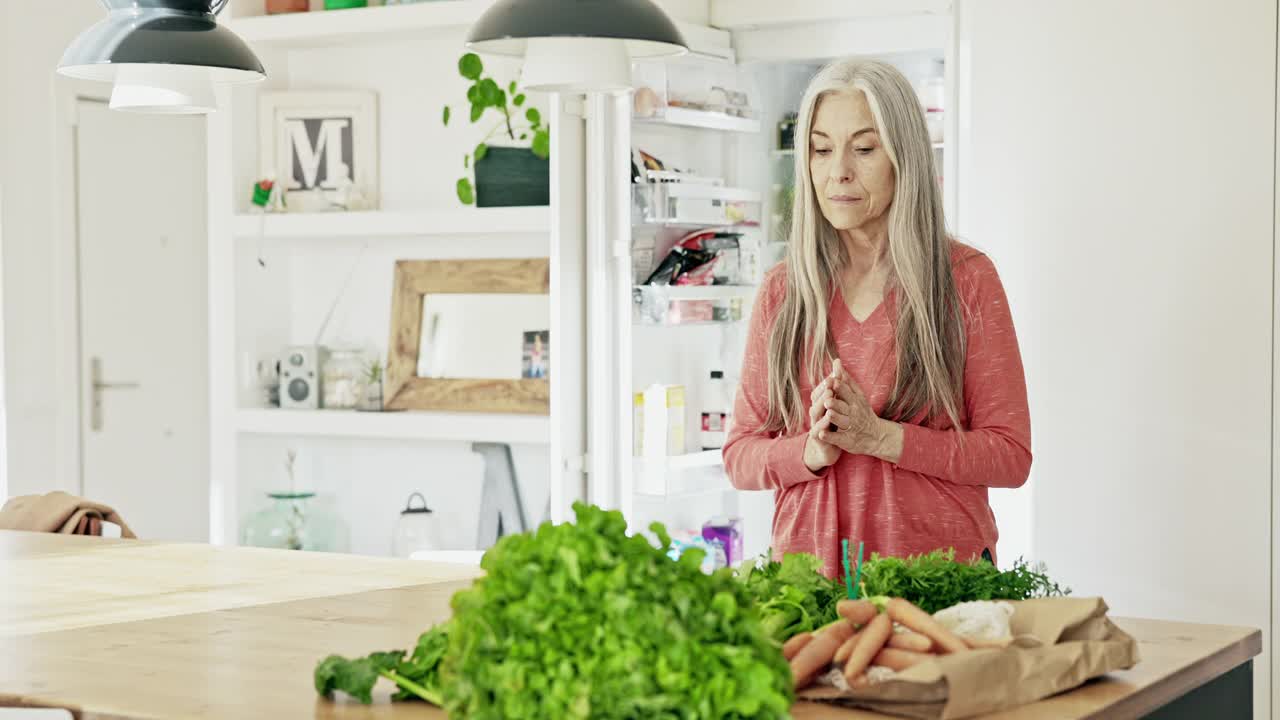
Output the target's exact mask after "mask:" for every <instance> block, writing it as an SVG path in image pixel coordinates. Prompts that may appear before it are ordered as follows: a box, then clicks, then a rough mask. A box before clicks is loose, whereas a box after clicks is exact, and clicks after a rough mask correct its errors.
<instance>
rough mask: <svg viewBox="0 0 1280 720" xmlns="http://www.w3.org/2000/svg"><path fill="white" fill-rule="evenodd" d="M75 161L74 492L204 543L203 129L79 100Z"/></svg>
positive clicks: (132, 519) (146, 527)
mask: <svg viewBox="0 0 1280 720" xmlns="http://www.w3.org/2000/svg"><path fill="white" fill-rule="evenodd" d="M76 161H77V178H76V192H77V207H78V212H79V217H78V219H77V225H78V256H79V263H80V268H79V270H80V368H81V377H80V387H81V412H80V415H81V423H80V428H81V429H80V432H81V438H82V459H83V467H82V468H81V472H82V494H83V495H84V496H85V497H87V498H90V499H93V500H96V501H99V502H104V503H107V504H109V505H111V506H113V507H114V508H115V509H116V510H117V511H118V512H119V513H120V514H121V516H122V517H123V518H124V520H125V522H127V523H129V525H130V526H131V527H132V528H133V530H134V532H136V533H137V534H138V536H139V537H142V538H148V539H163V540H189V541H199V542H206V541H208V537H209V512H208V496H209V483H208V472H209V471H208V436H209V433H208V423H209V412H208V379H207V378H208V351H207V350H208V317H207V293H206V285H207V280H206V267H207V253H206V244H207V243H206V235H207V233H206V224H205V207H206V199H205V177H206V172H205V121H204V119H203V118H200V117H178V116H153V115H137V114H131V113H120V112H115V111H112V110H109V109H107V107H106V105H105V104H103V103H101V102H94V101H89V100H81V101H79V103H78V106H77V124H76Z"/></svg>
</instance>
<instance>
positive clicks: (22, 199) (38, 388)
mask: <svg viewBox="0 0 1280 720" xmlns="http://www.w3.org/2000/svg"><path fill="white" fill-rule="evenodd" d="M0 5H3V11H4V15H3V16H0V20H2V21H0V117H3V122H4V132H3V133H0V148H3V153H0V160H2V162H0V185H2V186H3V187H4V208H3V214H2V218H0V222H3V224H4V228H3V236H4V245H3V248H0V253H2V255H3V262H2V267H3V274H4V277H3V287H4V293H3V311H4V353H5V362H4V372H5V378H4V379H5V383H4V385H5V390H6V396H5V399H4V400H5V406H6V408H7V410H8V433H7V438H6V439H7V446H8V457H7V463H6V465H7V469H8V473H9V484H8V490H9V492H11V493H13V494H15V495H17V494H26V493H34V492H44V491H47V490H51V489H54V488H56V487H61V488H63V489H68V490H75V489H76V486H75V484H74V478H72V477H69V476H59V474H60V473H61V472H63V469H61V468H60V467H59V464H58V462H57V457H58V452H59V449H60V448H59V445H58V427H59V423H62V424H63V425H62V426H63V427H65V426H67V424H69V425H70V426H71V427H74V424H75V418H74V417H58V416H57V411H56V407H55V398H56V392H55V391H56V388H55V382H56V379H55V372H54V369H55V367H56V366H57V363H59V362H62V361H64V360H66V359H67V358H68V357H70V355H69V354H70V353H73V352H74V349H73V348H70V347H65V346H63V345H61V344H60V341H58V340H57V338H56V336H57V333H56V328H55V324H54V316H55V308H56V307H58V303H59V302H61V300H60V299H59V298H58V297H57V296H56V294H55V288H56V287H57V283H56V282H55V276H54V273H55V265H54V253H55V243H54V239H55V237H56V236H57V232H58V227H59V225H58V216H57V214H56V212H55V204H56V202H57V199H58V196H59V192H61V190H60V188H59V185H58V180H57V177H56V174H57V172H56V168H55V164H56V163H55V161H54V157H55V153H54V133H55V132H57V123H56V122H55V116H56V113H55V94H54V90H55V87H59V86H60V81H57V82H58V83H59V84H55V78H56V76H55V74H54V68H55V67H56V66H57V64H58V59H59V58H60V57H61V55H62V51H63V49H65V48H66V46H67V44H68V43H69V42H70V41H71V40H72V39H73V38H74V37H75V36H76V35H77V34H78V33H79V32H80V31H81V30H83V29H84V28H86V27H88V26H89V25H91V24H93V23H94V22H96V21H97V20H98V19H100V18H101V17H102V16H103V12H104V11H103V10H102V6H101V5H100V4H99V3H97V2H95V1H94V0H63V2H59V3H58V7H57V11H56V12H53V11H51V10H50V6H49V3H47V2H45V1H44V0H4V1H3V3H0Z"/></svg>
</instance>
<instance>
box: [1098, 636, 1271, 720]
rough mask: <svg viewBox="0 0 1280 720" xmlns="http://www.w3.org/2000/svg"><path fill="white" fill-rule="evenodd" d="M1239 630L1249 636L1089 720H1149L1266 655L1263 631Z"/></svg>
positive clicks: (1103, 709)
mask: <svg viewBox="0 0 1280 720" xmlns="http://www.w3.org/2000/svg"><path fill="white" fill-rule="evenodd" d="M1238 629H1240V630H1243V631H1246V632H1248V634H1247V635H1245V636H1244V637H1243V638H1241V639H1239V640H1237V641H1235V642H1233V643H1231V644H1229V645H1226V646H1224V647H1223V648H1221V649H1220V650H1218V651H1217V652H1215V653H1213V654H1212V655H1209V656H1208V657H1206V658H1204V659H1203V660H1202V661H1201V662H1197V663H1195V664H1193V665H1188V666H1186V667H1183V668H1181V669H1179V670H1177V671H1175V672H1173V673H1170V674H1169V675H1167V676H1165V677H1163V678H1160V679H1159V680H1156V681H1155V682H1153V683H1151V684H1150V685H1148V686H1147V687H1146V688H1145V691H1144V692H1142V693H1138V694H1129V695H1125V696H1124V697H1122V698H1120V699H1119V700H1117V701H1116V702H1114V703H1112V704H1110V705H1108V706H1106V707H1102V708H1098V709H1097V710H1096V711H1094V712H1093V713H1092V714H1090V715H1089V716H1088V717H1087V718H1086V719H1085V720H1117V719H1119V718H1134V719H1135V720H1136V719H1137V718H1142V717H1145V716H1147V715H1149V714H1150V713H1152V712H1154V711H1155V710H1157V709H1159V708H1161V707H1163V706H1165V705H1167V704H1169V703H1170V702H1172V701H1173V700H1175V699H1177V698H1180V697H1182V696H1183V695H1185V694H1187V693H1189V692H1191V691H1192V690H1194V689H1196V688H1198V687H1200V686H1201V685H1204V684H1205V683H1207V682H1209V681H1211V680H1214V679H1216V678H1218V677H1221V676H1222V675H1225V674H1226V673H1228V672H1230V671H1231V670H1233V669H1235V668H1237V667H1239V666H1240V665H1243V664H1244V663H1246V662H1249V661H1250V660H1252V659H1253V658H1255V657H1257V656H1258V655H1259V654H1261V653H1262V631H1261V630H1259V629H1257V628H1245V627H1241V628H1238ZM1138 662H1139V663H1141V662H1142V661H1141V660H1139V661H1138Z"/></svg>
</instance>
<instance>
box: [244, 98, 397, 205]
mask: <svg viewBox="0 0 1280 720" xmlns="http://www.w3.org/2000/svg"><path fill="white" fill-rule="evenodd" d="M259 113H260V115H259V117H260V123H259V124H260V127H259V132H260V133H261V140H260V143H259V147H258V154H259V164H260V170H261V173H262V177H264V178H265V177H274V178H276V181H277V182H279V183H280V184H281V185H280V187H281V189H282V190H283V192H284V199H285V204H286V205H288V206H290V207H291V208H292V209H293V210H300V209H301V210H320V209H332V210H340V209H344V208H346V209H353V210H354V209H361V210H372V209H376V208H377V207H378V96H377V94H376V93H374V92H373V91H369V90H334V91H322V92H311V91H306V92H299V91H281V92H263V93H262V94H261V96H260V99H259ZM317 188H318V189H319V190H320V191H321V193H316V192H314V191H315V190H316V189H317ZM352 190H354V191H355V193H356V194H355V195H353V194H352V193H351V191H352ZM300 194H304V195H305V197H304V196H303V195H300ZM319 195H323V198H324V200H325V201H327V202H325V203H323V204H324V205H326V206H327V207H323V208H322V207H317V204H318V203H319ZM352 197H358V198H360V201H359V207H351V206H349V205H348V200H349V199H350V198H352Z"/></svg>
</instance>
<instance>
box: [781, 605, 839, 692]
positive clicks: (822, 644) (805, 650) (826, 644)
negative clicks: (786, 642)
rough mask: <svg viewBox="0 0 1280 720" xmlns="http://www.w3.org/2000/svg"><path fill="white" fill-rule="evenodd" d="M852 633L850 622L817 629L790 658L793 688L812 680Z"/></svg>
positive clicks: (829, 662)
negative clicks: (811, 637) (810, 638)
mask: <svg viewBox="0 0 1280 720" xmlns="http://www.w3.org/2000/svg"><path fill="white" fill-rule="evenodd" d="M852 634H853V625H852V624H850V623H847V622H843V621H840V622H835V623H832V624H830V625H828V626H826V627H825V628H823V629H822V630H820V631H818V633H817V634H816V635H814V636H813V639H812V640H810V641H809V642H808V643H807V644H805V646H804V647H802V648H800V652H798V653H796V656H795V657H793V658H791V677H792V679H793V680H794V681H795V688H796V689H797V690H799V689H800V688H802V687H804V686H806V685H808V684H809V683H811V682H813V679H814V678H815V677H817V675H818V673H819V672H821V671H822V669H823V668H825V667H826V666H828V665H830V664H831V658H833V657H835V655H836V650H838V649H840V646H841V645H843V644H844V641H845V640H848V639H849V636H850V635H852Z"/></svg>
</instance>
